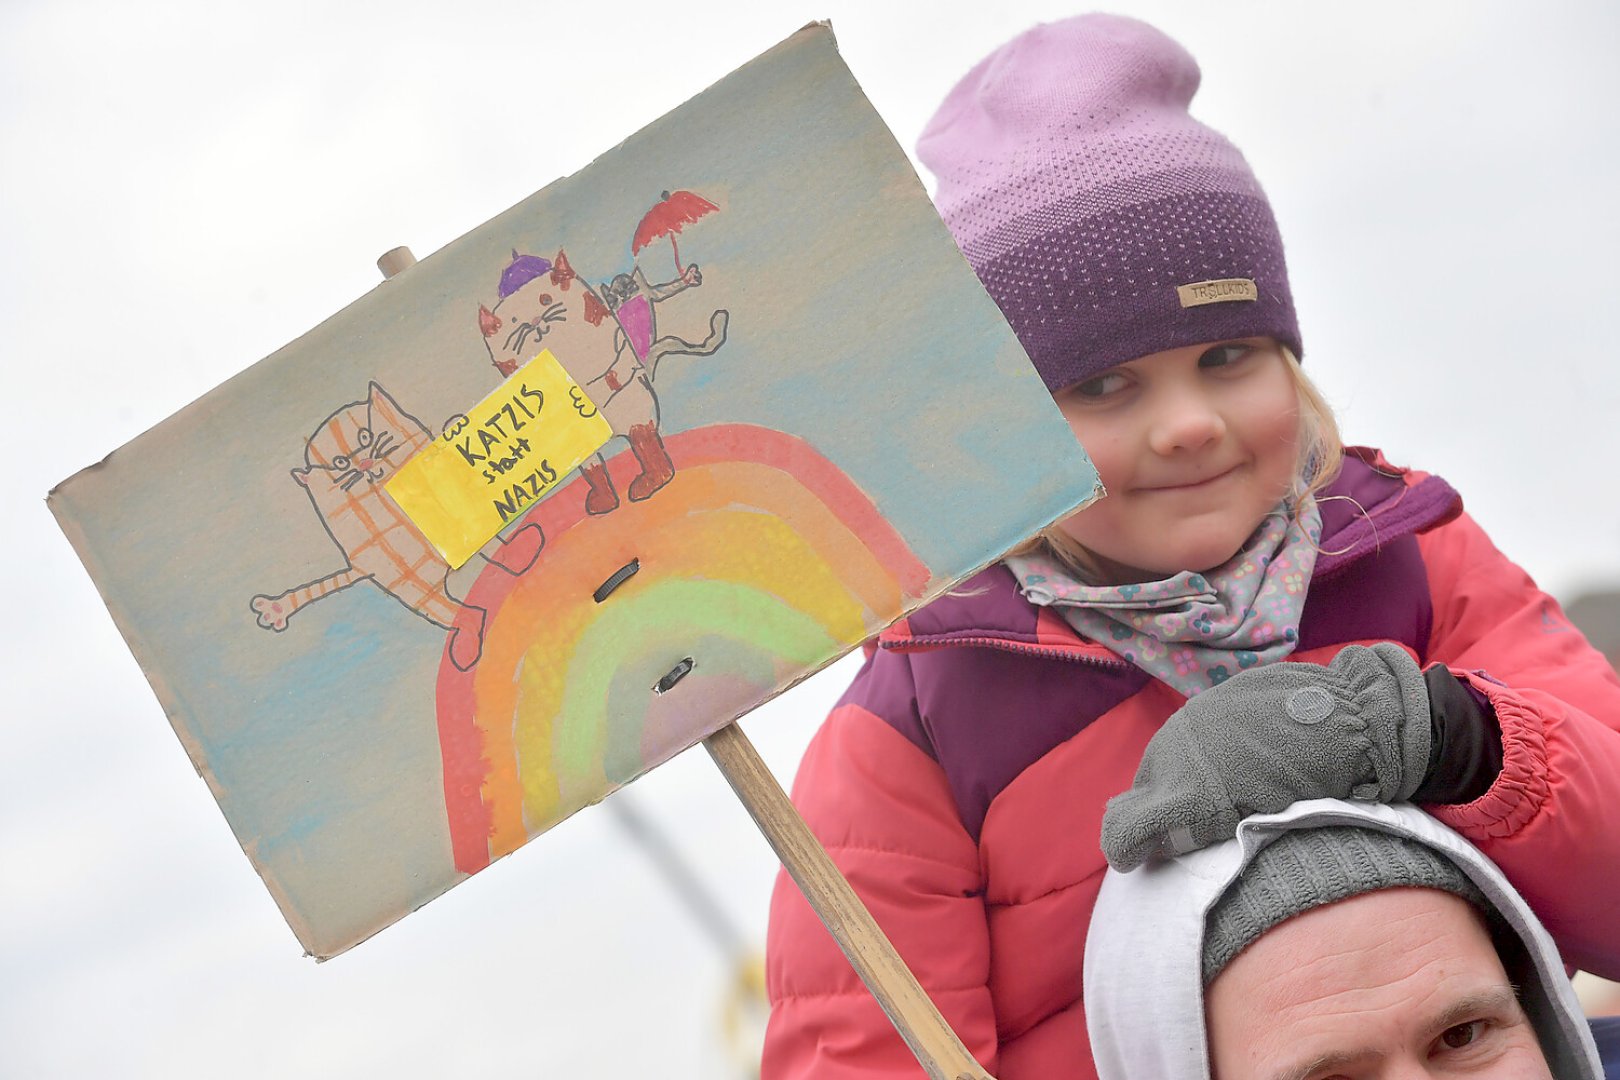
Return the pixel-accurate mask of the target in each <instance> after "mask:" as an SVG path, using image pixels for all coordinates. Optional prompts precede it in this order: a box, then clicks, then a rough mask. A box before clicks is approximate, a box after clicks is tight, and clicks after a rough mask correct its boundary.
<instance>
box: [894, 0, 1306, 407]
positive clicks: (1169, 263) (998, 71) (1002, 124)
mask: <svg viewBox="0 0 1620 1080" xmlns="http://www.w3.org/2000/svg"><path fill="white" fill-rule="evenodd" d="M1198 78H1199V74H1198V64H1197V63H1196V62H1195V61H1194V60H1193V58H1192V56H1191V55H1189V54H1188V52H1187V51H1186V50H1185V49H1183V48H1182V47H1181V46H1180V45H1178V44H1176V43H1175V42H1174V41H1172V40H1170V39H1169V38H1168V37H1166V36H1165V35H1164V34H1162V33H1160V32H1159V31H1157V30H1155V29H1154V28H1153V27H1151V26H1148V25H1147V24H1146V23H1142V22H1138V21H1137V20H1135V19H1127V18H1123V17H1121V16H1117V15H1081V16H1078V17H1076V18H1072V19H1065V20H1064V21H1062V22H1057V23H1051V24H1047V25H1042V26H1037V27H1035V28H1034V29H1033V30H1028V31H1026V32H1025V33H1023V34H1021V35H1020V36H1018V37H1016V38H1014V39H1013V40H1012V41H1010V42H1008V43H1007V44H1005V45H1003V46H1002V47H1001V48H999V49H997V50H996V51H995V52H993V53H991V54H990V55H989V56H988V57H986V58H985V59H984V60H982V61H980V62H979V64H978V65H977V66H976V67H974V68H973V70H972V71H970V72H968V73H967V75H966V76H964V77H963V79H962V80H961V81H960V82H958V83H957V84H956V86H955V88H954V89H952V90H951V92H950V94H949V96H947V97H946V99H945V102H944V104H943V105H941V106H940V107H939V111H938V112H936V113H935V114H934V118H933V119H932V120H931V121H929V124H928V127H927V128H926V129H925V130H924V131H923V134H922V138H921V139H920V140H919V141H918V143H917V153H918V156H919V157H921V159H922V162H923V164H924V165H926V166H928V168H929V169H930V170H932V171H933V173H934V175H935V176H936V177H937V178H938V181H939V188H938V191H937V193H936V196H935V200H934V201H935V203H936V204H937V205H938V207H939V212H940V214H941V215H942V216H943V217H944V218H945V224H946V225H947V226H949V227H950V230H951V232H952V233H953V234H955V236H956V242H957V244H958V245H959V246H960V247H961V249H962V252H963V254H965V255H966V256H967V259H968V262H970V263H971V264H972V265H973V269H974V270H975V271H976V272H977V273H978V275H979V279H980V280H981V281H982V282H984V287H985V289H986V290H988V291H989V293H990V295H991V296H992V297H993V298H994V299H995V301H996V303H997V304H999V305H1000V306H1001V310H1002V313H1003V314H1005V315H1006V316H1007V321H1008V322H1009V323H1011V324H1012V328H1013V330H1014V332H1015V333H1017V335H1018V339H1019V341H1021V342H1022V343H1023V345H1024V349H1025V351H1026V352H1028V353H1029V356H1030V359H1032V360H1033V361H1034V362H1035V368H1036V370H1037V371H1039V372H1040V374H1041V378H1042V379H1043V380H1045V382H1046V386H1047V389H1049V390H1051V391H1053V392H1054V393H1055V392H1057V391H1058V390H1062V389H1064V388H1066V387H1069V386H1073V385H1074V384H1075V383H1077V382H1081V381H1083V380H1085V379H1089V378H1091V377H1092V376H1093V375H1096V374H1098V373H1099V372H1102V371H1106V370H1107V369H1108V368H1111V367H1113V366H1114V365H1115V364H1120V363H1123V362H1124V361H1126V360H1133V359H1135V358H1137V357H1139V356H1146V355H1147V354H1149V353H1155V352H1160V351H1162V350H1164V349H1173V348H1177V347H1179V346H1182V345H1193V344H1197V343H1199V342H1203V341H1220V340H1225V339H1230V338H1240V337H1261V336H1269V337H1273V338H1276V339H1277V340H1279V341H1281V342H1282V343H1283V344H1285V345H1287V346H1288V347H1290V348H1291V349H1293V350H1294V354H1295V355H1296V356H1298V355H1300V353H1301V351H1302V350H1301V348H1300V339H1299V326H1298V323H1297V321H1296V320H1295V318H1294V301H1293V296H1292V295H1291V294H1290V293H1289V291H1288V271H1287V267H1286V266H1285V265H1284V263H1283V251H1282V238H1281V237H1280V236H1279V235H1278V232H1277V223H1276V220H1275V219H1274V218H1273V217H1272V214H1271V206H1270V204H1268V203H1267V202H1266V197H1265V194H1264V193H1263V192H1262V191H1261V190H1260V185H1259V183H1258V182H1257V181H1256V180H1255V178H1254V174H1253V173H1251V172H1250V171H1249V166H1248V164H1247V163H1246V162H1245V161H1244V160H1243V155H1242V154H1240V153H1239V152H1238V150H1237V148H1236V147H1234V146H1233V145H1232V144H1231V143H1229V142H1227V141H1226V139H1225V138H1223V137H1222V136H1221V135H1220V134H1219V133H1217V132H1215V131H1212V130H1211V129H1210V128H1207V127H1205V126H1204V125H1203V124H1201V123H1199V122H1198V121H1197V120H1194V119H1193V118H1192V117H1191V116H1190V115H1188V113H1187V106H1188V104H1189V103H1190V102H1191V101H1192V97H1193V94H1194V92H1195V91H1197V89H1198Z"/></svg>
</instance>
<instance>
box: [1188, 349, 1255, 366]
mask: <svg viewBox="0 0 1620 1080" xmlns="http://www.w3.org/2000/svg"><path fill="white" fill-rule="evenodd" d="M1253 351H1254V349H1253V346H1250V345H1243V344H1241V343H1239V344H1232V345H1216V346H1215V347H1214V348H1211V349H1205V350H1204V353H1203V355H1202V356H1200V357H1199V358H1198V366H1199V367H1203V368H1213V367H1226V366H1227V365H1228V364H1235V363H1237V362H1238V361H1239V360H1242V359H1243V358H1244V357H1245V356H1248V355H1249V353H1251V352H1253Z"/></svg>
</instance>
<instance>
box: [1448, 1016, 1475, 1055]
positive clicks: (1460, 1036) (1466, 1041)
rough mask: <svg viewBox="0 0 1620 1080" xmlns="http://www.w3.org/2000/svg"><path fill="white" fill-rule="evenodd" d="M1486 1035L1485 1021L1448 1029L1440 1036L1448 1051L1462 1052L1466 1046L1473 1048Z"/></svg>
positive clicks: (1471, 1021) (1473, 1021)
mask: <svg viewBox="0 0 1620 1080" xmlns="http://www.w3.org/2000/svg"><path fill="white" fill-rule="evenodd" d="M1484 1034H1485V1021H1483V1020H1470V1021H1468V1023H1466V1024H1458V1025H1457V1026H1455V1027H1449V1028H1446V1030H1445V1031H1443V1032H1441V1034H1440V1041H1441V1042H1442V1043H1444V1044H1445V1046H1446V1049H1448V1050H1461V1049H1462V1048H1463V1047H1465V1046H1472V1045H1473V1044H1474V1043H1476V1042H1478V1041H1479V1039H1480V1036H1482V1035H1484Z"/></svg>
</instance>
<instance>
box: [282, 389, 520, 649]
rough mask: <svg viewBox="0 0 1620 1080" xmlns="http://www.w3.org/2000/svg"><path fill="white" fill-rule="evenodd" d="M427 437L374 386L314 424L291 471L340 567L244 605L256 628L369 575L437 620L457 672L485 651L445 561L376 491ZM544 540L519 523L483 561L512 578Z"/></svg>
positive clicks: (475, 614) (479, 612)
mask: <svg viewBox="0 0 1620 1080" xmlns="http://www.w3.org/2000/svg"><path fill="white" fill-rule="evenodd" d="M432 442H433V436H432V435H431V434H430V433H429V432H428V429H427V428H426V427H425V426H423V424H422V422H421V421H420V420H418V419H416V418H415V417H414V416H412V415H410V414H409V413H407V412H405V411H404V410H403V409H401V408H400V407H399V406H398V405H397V404H395V402H394V399H393V398H391V397H389V396H388V393H387V391H385V390H384V389H383V388H382V387H381V386H379V385H377V384H376V383H372V384H371V387H370V391H369V393H368V395H367V397H366V400H364V401H355V402H350V403H349V404H347V405H344V406H342V407H341V408H339V409H338V410H337V411H336V412H334V413H333V414H332V415H331V416H329V417H327V418H326V419H325V420H323V421H322V422H321V425H320V426H319V427H318V428H316V429H315V433H314V434H313V435H311V436H310V437H309V441H308V443H307V445H306V447H305V451H304V467H303V468H301V469H293V470H292V478H293V479H294V480H296V481H298V483H299V485H300V486H301V487H303V489H304V490H305V492H307V493H308V495H309V501H310V502H311V503H312V504H313V505H314V507H315V512H316V513H317V514H318V515H319V516H320V519H321V524H322V526H324V527H325V529H326V534H327V535H328V536H330V537H331V538H332V542H333V543H334V544H336V545H337V546H338V549H339V550H341V551H342V552H343V555H344V558H345V559H346V560H347V565H346V566H345V567H344V568H343V569H342V570H339V571H337V572H335V573H332V574H328V575H327V576H326V577H323V578H320V579H318V580H315V581H311V582H307V583H306V584H303V585H299V586H296V587H294V588H292V589H288V590H287V591H286V592H284V593H281V594H280V595H277V596H266V595H262V594H261V595H259V596H255V597H253V599H252V601H251V602H250V606H251V607H252V609H253V611H254V613H255V614H256V615H257V616H258V621H259V625H260V626H262V627H264V628H265V629H266V630H275V631H277V632H280V631H282V630H285V629H287V620H289V619H290V618H292V616H293V614H294V613H295V612H297V611H299V610H300V609H302V608H304V607H306V606H307V605H309V604H311V603H313V602H314V601H316V600H319V599H321V598H322V597H324V596H328V595H330V594H332V593H334V592H337V591H338V590H340V589H346V588H348V587H349V586H350V585H354V584H356V583H358V582H362V581H369V582H371V583H372V584H374V585H376V586H377V587H378V588H380V589H382V590H383V591H384V592H386V593H387V594H388V595H390V596H392V597H393V598H394V599H396V600H398V601H399V602H400V603H401V604H403V605H405V607H407V608H409V609H410V610H411V611H413V612H415V613H416V614H417V615H420V616H421V617H422V618H424V619H426V620H427V621H428V622H430V623H432V624H433V625H435V626H438V627H442V628H443V629H445V630H448V631H449V632H450V643H449V651H450V661H451V663H453V664H455V666H456V667H458V668H460V669H461V670H462V671H467V670H469V669H470V668H472V666H473V665H474V664H476V663H478V658H479V656H480V655H481V654H482V652H483V647H484V616H485V612H484V610H483V609H482V608H478V607H473V606H470V605H468V604H466V603H464V602H462V601H461V600H459V599H457V598H456V597H455V596H453V595H451V593H450V583H449V577H450V565H449V564H448V563H446V562H445V561H444V559H443V558H442V557H441V556H440V555H439V554H438V553H437V552H435V551H434V550H433V548H432V546H431V545H430V544H429V543H428V542H427V540H426V539H424V538H423V536H422V534H421V533H420V532H419V531H418V530H417V529H416V528H415V527H414V526H413V525H412V524H411V522H410V520H409V519H408V518H406V516H405V515H404V514H403V513H401V512H400V510H399V507H398V506H397V505H395V503H394V502H393V500H391V499H389V498H387V497H386V496H385V495H384V494H383V484H384V483H386V482H387V480H388V479H389V478H390V477H391V476H393V475H394V474H395V473H396V472H397V471H398V470H399V468H400V466H401V465H403V464H404V463H405V462H406V461H407V460H408V459H409V458H410V457H411V456H412V455H413V454H415V453H416V452H417V451H419V450H422V449H423V448H424V447H427V446H428V445H430V444H431V443H432ZM544 543H545V537H544V535H543V534H542V533H541V531H540V527H539V526H538V525H534V524H528V525H524V526H522V527H521V528H519V529H518V530H517V531H516V532H515V533H513V534H512V536H511V537H510V539H507V540H504V541H503V540H500V539H496V540H495V541H493V542H492V543H491V545H490V546H489V547H487V548H485V549H484V554H485V557H486V558H487V559H488V560H489V561H490V562H492V563H494V564H495V565H496V566H499V567H501V568H502V569H503V570H505V571H507V572H508V573H511V574H521V573H522V572H523V571H525V570H527V569H528V568H529V567H530V566H532V565H533V564H534V561H535V559H536V558H537V557H538V556H539V554H540V548H541V546H542V545H543V544H544Z"/></svg>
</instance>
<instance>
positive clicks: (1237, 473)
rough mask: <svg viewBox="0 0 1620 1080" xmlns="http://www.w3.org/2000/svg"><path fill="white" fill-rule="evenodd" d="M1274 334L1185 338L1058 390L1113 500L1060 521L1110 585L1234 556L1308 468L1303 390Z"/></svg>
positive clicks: (1200, 567) (1216, 563) (1066, 413)
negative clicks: (1302, 440) (1303, 454)
mask: <svg viewBox="0 0 1620 1080" xmlns="http://www.w3.org/2000/svg"><path fill="white" fill-rule="evenodd" d="M1291 363H1293V361H1291V360H1289V359H1288V358H1287V357H1286V356H1284V355H1283V351H1282V348H1281V347H1280V346H1279V345H1278V344H1277V343H1276V342H1275V341H1273V340H1272V339H1270V338H1244V339H1241V340H1237V341H1224V342H1211V343H1207V344H1202V345H1187V346H1183V347H1181V348H1176V349H1168V350H1166V351H1164V352H1158V353H1152V354H1150V355H1148V356H1143V357H1140V358H1138V359H1136V360H1131V361H1128V362H1127V363H1124V364H1120V365H1119V366H1117V367H1113V368H1109V369H1108V370H1107V371H1105V372H1103V373H1102V374H1101V375H1095V376H1093V377H1092V378H1090V379H1087V380H1086V381H1085V382H1081V383H1077V384H1075V385H1074V386H1071V387H1069V388H1068V389H1066V390H1062V391H1060V392H1059V393H1057V394H1056V395H1054V398H1055V400H1056V401H1057V404H1058V408H1059V409H1061V410H1062V411H1063V415H1064V417H1065V418H1066V419H1067V420H1068V421H1069V426H1070V427H1072V428H1073V429H1074V433H1075V435H1076V436H1077V437H1078V438H1079V439H1080V443H1081V445H1082V446H1084V447H1085V448H1086V453H1087V454H1088V455H1089V456H1090V458H1091V461H1092V464H1093V465H1095V466H1096V467H1097V472H1098V475H1099V476H1100V477H1101V479H1102V483H1103V486H1104V487H1105V488H1106V489H1107V491H1108V495H1107V497H1106V498H1103V499H1100V500H1098V501H1097V502H1096V503H1093V504H1092V505H1091V506H1089V507H1087V508H1086V509H1084V510H1082V511H1080V512H1079V513H1076V514H1074V515H1072V516H1070V517H1069V518H1067V519H1065V520H1064V521H1062V522H1061V523H1059V525H1058V528H1060V529H1062V530H1063V532H1065V533H1067V534H1068V535H1069V537H1071V538H1072V539H1074V540H1075V541H1077V542H1078V543H1080V544H1081V545H1083V546H1084V547H1085V548H1086V549H1087V550H1088V551H1090V552H1091V553H1092V554H1093V555H1094V556H1096V557H1097V558H1098V559H1099V560H1100V562H1101V568H1102V570H1103V572H1104V576H1105V577H1106V578H1107V579H1108V580H1110V581H1112V582H1126V581H1150V580H1155V579H1158V578H1164V577H1168V576H1170V575H1172V574H1175V573H1177V572H1179V571H1182V570H1208V569H1210V568H1212V567H1215V566H1219V565H1220V564H1221V563H1223V562H1225V561H1226V560H1227V559H1230V558H1231V557H1232V556H1233V555H1235V554H1237V552H1238V550H1239V549H1240V548H1241V547H1242V546H1243V542H1244V541H1245V540H1247V539H1248V538H1249V536H1250V534H1252V533H1253V532H1254V530H1255V529H1256V528H1257V527H1258V526H1259V524H1260V522H1261V520H1262V519H1263V518H1264V517H1265V516H1266V514H1268V513H1270V512H1271V511H1272V510H1273V509H1275V508H1276V506H1277V504H1278V503H1279V502H1280V501H1281V500H1282V498H1283V497H1284V496H1285V495H1287V494H1288V491H1289V489H1290V487H1291V486H1292V485H1293V482H1294V479H1295V477H1296V475H1297V474H1298V472H1299V408H1300V406H1299V391H1298V389H1297V387H1296V384H1295V377H1294V374H1293V373H1292V372H1291V371H1290V370H1289V368H1288V365H1289V364H1291Z"/></svg>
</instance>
